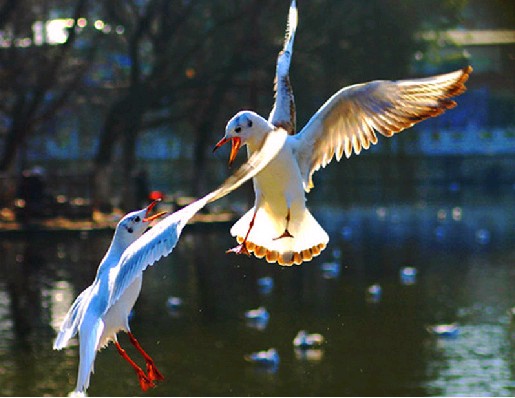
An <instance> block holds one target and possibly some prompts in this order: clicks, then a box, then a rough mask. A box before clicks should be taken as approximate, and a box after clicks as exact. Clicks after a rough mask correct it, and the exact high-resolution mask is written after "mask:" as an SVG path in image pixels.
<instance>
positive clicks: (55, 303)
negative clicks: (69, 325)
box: [50, 281, 75, 332]
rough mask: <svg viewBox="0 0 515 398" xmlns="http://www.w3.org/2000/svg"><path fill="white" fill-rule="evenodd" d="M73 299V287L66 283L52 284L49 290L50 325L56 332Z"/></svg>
mask: <svg viewBox="0 0 515 398" xmlns="http://www.w3.org/2000/svg"><path fill="white" fill-rule="evenodd" d="M74 298H75V293H74V290H73V286H72V285H71V284H70V283H69V282H67V281H56V282H54V284H53V286H52V289H50V313H51V320H50V325H51V326H52V328H53V329H54V330H55V331H56V332H57V331H58V330H59V328H60V327H61V323H62V322H63V320H64V317H65V316H66V313H67V312H68V308H70V305H71V304H72V302H73V300H74Z"/></svg>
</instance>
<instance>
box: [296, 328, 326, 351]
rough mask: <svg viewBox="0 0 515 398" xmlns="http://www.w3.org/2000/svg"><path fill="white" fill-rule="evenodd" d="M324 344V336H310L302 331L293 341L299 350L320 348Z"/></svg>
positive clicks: (316, 334) (314, 334) (317, 334)
mask: <svg viewBox="0 0 515 398" xmlns="http://www.w3.org/2000/svg"><path fill="white" fill-rule="evenodd" d="M323 343H324V336H322V335H321V334H320V333H312V334H308V333H307V332H306V331H305V330H300V331H299V332H298V333H297V335H296V336H295V338H294V339H293V345H294V346H295V347H299V348H313V347H320V346H321V345H322V344H323Z"/></svg>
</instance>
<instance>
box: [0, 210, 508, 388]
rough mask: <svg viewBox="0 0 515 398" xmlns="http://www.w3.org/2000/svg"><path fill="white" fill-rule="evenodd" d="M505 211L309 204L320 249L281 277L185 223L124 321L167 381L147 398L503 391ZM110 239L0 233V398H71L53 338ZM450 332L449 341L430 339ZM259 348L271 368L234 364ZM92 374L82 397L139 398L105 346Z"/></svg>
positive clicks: (65, 361) (226, 241)
mask: <svg viewBox="0 0 515 398" xmlns="http://www.w3.org/2000/svg"><path fill="white" fill-rule="evenodd" d="M503 203H504V204H503V205H501V206H499V205H497V206H494V205H493V204H492V205H490V204H487V203H480V204H477V205H428V204H418V205H415V206H408V205H392V206H383V207H350V208H348V209H337V208H334V207H324V208H322V207H321V208H318V209H316V210H315V213H317V218H318V219H319V220H320V221H321V223H322V224H323V225H324V227H325V228H326V229H327V230H328V232H329V233H330V236H331V242H330V244H329V247H328V249H327V250H325V251H324V252H323V253H322V254H321V255H320V257H318V258H316V259H314V260H313V261H312V262H310V263H307V264H305V265H303V266H302V267H294V268H281V267H278V266H275V265H273V266H272V265H268V264H266V263H265V262H262V261H259V260H256V259H254V258H247V257H244V256H239V257H238V256H233V255H226V254H225V253H224V251H225V249H227V248H229V247H232V246H233V242H232V239H231V238H230V236H229V233H228V231H227V230H226V229H225V228H221V229H219V230H211V231H209V232H207V231H205V232H202V231H195V232H192V231H189V230H188V229H186V230H185V232H184V234H183V237H182V239H181V242H180V244H179V245H178V247H177V248H176V250H175V252H174V253H173V254H172V255H171V256H170V257H169V258H166V259H164V260H161V261H160V262H159V263H158V265H157V266H155V267H151V268H150V269H148V270H147V271H146V272H145V278H144V286H143V290H142V293H141V296H140V298H139V300H138V302H137V304H136V306H135V310H134V315H133V319H132V321H131V325H132V330H133V332H134V334H135V335H136V336H137V337H138V339H139V341H140V342H141V344H142V346H143V347H144V348H145V349H146V350H147V351H148V352H149V353H150V354H151V355H152V356H153V357H154V359H155V361H156V364H157V366H158V367H159V369H160V370H161V371H162V372H163V373H164V374H165V377H166V380H165V382H163V383H160V384H159V386H158V387H157V388H156V389H154V390H152V391H150V392H148V393H146V394H145V395H151V396H153V395H183V396H190V395H421V396H427V395H432V396H434V395H499V396H510V395H514V393H515V325H514V323H515V321H511V320H510V316H508V315H507V310H508V309H509V308H511V307H513V306H515V289H513V286H514V285H515V284H514V282H515V267H514V263H515V249H514V243H515V231H514V228H513V225H515V214H514V213H513V207H512V206H511V205H510V203H511V202H510V201H506V202H503ZM109 241H110V235H109V234H107V233H98V234H92V233H90V234H67V235H56V234H46V235H38V234H34V235H30V236H28V237H27V238H25V239H20V238H12V239H11V238H6V237H3V238H2V240H1V241H0V250H1V256H2V267H1V268H0V394H1V395H44V394H51V395H66V394H67V393H68V392H69V391H71V390H72V389H73V387H74V385H75V381H76V372H77V355H78V353H77V346H76V345H72V347H71V348H68V349H66V350H64V351H60V352H56V351H53V350H52V341H53V339H54V337H55V334H56V329H57V328H58V326H59V324H60V322H61V320H62V318H63V316H64V314H65V312H66V310H67V308H68V306H69V305H70V303H71V302H72V301H73V299H74V298H75V297H76V296H77V294H78V293H80V291H82V289H84V288H85V287H86V286H88V285H89V284H90V283H91V281H92V280H93V277H94V275H95V272H96V267H97V265H98V262H99V261H100V259H101V257H102V255H103V253H104V252H105V250H106V248H107V245H108V243H109ZM407 267H408V268H407ZM414 271H415V275H413V272H414ZM406 278H408V279H406ZM371 286H378V287H380V294H379V295H378V294H377V289H376V293H375V296H376V298H378V299H375V300H370V299H369V298H370V294H371V293H370V290H369V288H370V287H371ZM171 299H173V300H171ZM177 303H179V304H177ZM172 304H173V305H172ZM176 304H177V305H176ZM172 307H173V308H172ZM260 307H263V308H266V310H267V313H268V317H267V321H266V322H264V323H262V324H260V325H259V327H255V325H252V324H249V322H248V320H247V319H246V317H245V313H246V311H248V310H249V309H257V308H260ZM450 323H456V324H457V325H458V327H459V331H460V333H459V335H458V336H457V337H455V338H448V339H445V338H443V337H438V336H435V335H432V334H430V333H429V332H428V327H429V326H430V325H437V324H450ZM300 330H307V331H309V332H310V333H320V334H321V335H323V336H324V344H323V345H322V347H321V348H320V349H312V350H299V349H298V348H296V347H294V345H293V339H294V337H295V336H296V335H297V333H298V332H299V331H300ZM120 343H121V344H122V346H123V347H124V348H126V349H127V350H128V351H129V354H133V352H132V351H131V350H132V349H133V348H132V347H131V345H130V344H129V343H128V338H127V337H126V336H123V334H122V335H121V336H120ZM271 347H274V348H275V349H276V350H277V353H278V356H279V357H280V362H279V363H278V365H277V366H276V367H274V368H273V371H271V370H270V368H268V367H261V366H255V364H253V363H248V362H247V361H245V355H248V354H250V353H253V352H259V351H263V350H268V349H269V348H271ZM134 357H135V358H138V356H137V355H134ZM95 369H96V372H95V374H94V375H93V376H92V380H91V387H90V390H89V393H90V394H91V395H143V393H141V392H140V391H139V387H138V382H137V379H136V377H134V374H133V371H132V369H131V368H130V367H128V366H126V364H125V363H124V362H123V361H122V360H121V359H120V358H119V356H118V354H117V352H116V350H115V349H114V348H113V347H109V348H108V349H106V350H104V351H103V352H101V353H100V354H99V355H98V356H97V361H96V364H95Z"/></svg>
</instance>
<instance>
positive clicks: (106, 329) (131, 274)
mask: <svg viewBox="0 0 515 398" xmlns="http://www.w3.org/2000/svg"><path fill="white" fill-rule="evenodd" d="M286 136H287V133H286V131H285V130H283V129H275V130H274V132H272V133H271V134H269V135H268V136H267V137H266V139H265V140H263V141H262V148H260V150H258V151H256V153H255V154H254V155H253V156H251V157H250V158H249V159H248V161H247V162H246V163H245V164H244V165H242V166H241V167H240V168H239V169H238V170H237V171H236V172H235V173H234V174H233V175H232V176H230V177H229V178H228V179H227V180H225V181H224V183H223V184H222V185H220V186H219V187H218V188H217V189H216V190H214V191H213V192H211V193H209V194H208V195H206V196H204V197H203V198H201V199H199V200H197V201H195V202H193V203H191V204H190V205H188V206H186V207H184V208H183V209H181V210H179V211H177V212H175V213H173V214H170V215H169V216H167V217H166V218H165V219H164V220H162V221H161V222H159V223H158V224H157V225H155V226H154V227H153V228H152V229H151V230H150V231H148V232H146V233H143V232H144V231H145V229H146V227H147V225H148V222H147V221H146V220H152V219H154V218H156V217H157V216H158V215H156V216H153V217H148V218H147V216H146V214H147V213H148V211H149V210H150V209H149V208H151V206H153V205H151V206H149V207H147V208H146V209H143V210H140V211H138V212H133V213H130V214H128V215H127V216H125V217H124V218H123V219H122V220H121V221H120V222H119V223H118V226H117V228H116V230H115V233H114V236H113V240H112V242H111V245H110V247H109V249H108V251H107V253H106V255H105V256H104V259H103V260H102V262H101V263H100V266H99V268H98V271H97V275H96V277H95V280H94V281H93V283H92V285H91V286H89V287H88V288H86V289H85V290H84V291H83V292H82V293H81V294H80V295H79V297H77V299H76V300H75V302H74V303H73V304H72V306H71V307H70V309H69V311H68V314H67V315H66V318H65V320H64V322H63V324H62V326H61V330H60V332H59V334H58V336H57V338H56V340H55V343H54V349H62V348H64V347H66V346H67V345H68V343H69V341H70V339H71V338H73V337H74V336H75V335H76V334H77V332H78V333H79V344H80V362H79V372H78V379H77V387H76V389H75V392H77V393H85V392H86V389H87V388H88V386H89V379H90V374H91V372H92V371H93V364H94V361H95V356H96V352H97V351H98V350H99V349H101V348H102V347H104V346H105V345H107V344H108V343H109V342H110V341H114V343H115V345H116V347H117V349H118V351H119V352H120V354H121V355H122V356H123V357H124V358H125V359H126V360H127V361H128V362H129V363H130V364H131V366H133V368H134V370H135V371H136V373H137V375H138V378H139V381H140V385H141V388H142V389H143V390H145V389H147V388H149V387H153V386H154V383H153V382H154V381H155V380H161V379H162V376H161V374H160V373H159V371H158V370H157V369H156V368H155V365H154V363H153V361H152V359H151V358H150V356H149V355H148V354H146V353H145V352H144V351H143V349H142V348H141V346H140V345H139V343H138V342H137V340H136V339H135V338H134V336H133V335H132V334H131V333H130V328H129V323H128V316H129V313H130V310H131V309H132V307H133V306H134V303H135V302H136V299H137V298H138V296H139V293H140V290H141V283H142V277H143V271H145V269H146V268H147V267H148V266H150V265H152V264H154V263H155V262H156V261H158V260H159V259H160V258H161V257H164V256H167V255H168V254H170V253H171V252H172V250H173V249H174V247H175V245H176V244H177V241H178V240H179V237H180V234H181V232H182V230H183V228H184V226H185V225H186V224H187V223H188V221H189V220H190V219H191V218H192V217H193V216H194V215H195V214H196V213H197V212H198V211H199V210H200V209H202V208H203V207H204V206H205V205H206V204H208V203H210V202H213V201H215V200H217V199H219V198H221V197H223V196H225V195H227V194H228V193H230V192H231V191H233V190H234V189H236V188H238V187H239V186H240V185H241V184H243V183H244V182H246V181H248V180H249V179H251V178H252V177H254V176H255V175H256V174H258V173H259V172H260V171H261V170H262V169H263V168H264V167H265V166H266V165H267V164H268V162H269V161H270V160H271V159H272V158H274V157H275V155H276V154H277V153H278V151H279V150H280V149H281V148H282V146H283V145H284V142H285V140H286ZM160 215H161V213H160V214H159V216H160ZM120 330H122V331H125V332H127V333H128V335H129V338H130V340H131V343H132V344H134V346H135V347H136V349H137V350H138V351H140V353H141V354H142V355H143V357H144V359H145V362H146V364H147V373H148V374H145V372H144V371H143V370H142V369H141V368H139V367H138V366H137V365H136V364H135V363H134V362H133V361H132V360H131V359H130V358H129V357H128V355H127V354H126V353H125V351H123V349H122V348H121V347H120V346H119V344H118V342H117V339H116V333H117V332H118V331H120Z"/></svg>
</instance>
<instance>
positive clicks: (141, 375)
mask: <svg viewBox="0 0 515 398" xmlns="http://www.w3.org/2000/svg"><path fill="white" fill-rule="evenodd" d="M114 345H115V346H116V349H117V350H118V352H119V353H120V355H121V356H122V358H123V359H125V360H126V361H127V362H129V364H130V365H131V366H132V367H133V369H134V371H135V372H136V375H137V376H138V379H139V385H140V387H141V389H142V390H143V391H147V390H148V389H149V388H151V387H155V384H154V382H153V381H152V380H151V379H150V378H149V377H148V376H147V375H146V374H145V372H143V369H141V368H140V367H139V366H138V365H136V363H135V362H134V361H133V360H132V359H131V358H130V357H129V355H128V354H127V353H126V352H125V350H124V349H123V348H122V347H121V346H120V344H119V343H118V342H117V341H115V342H114Z"/></svg>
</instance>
